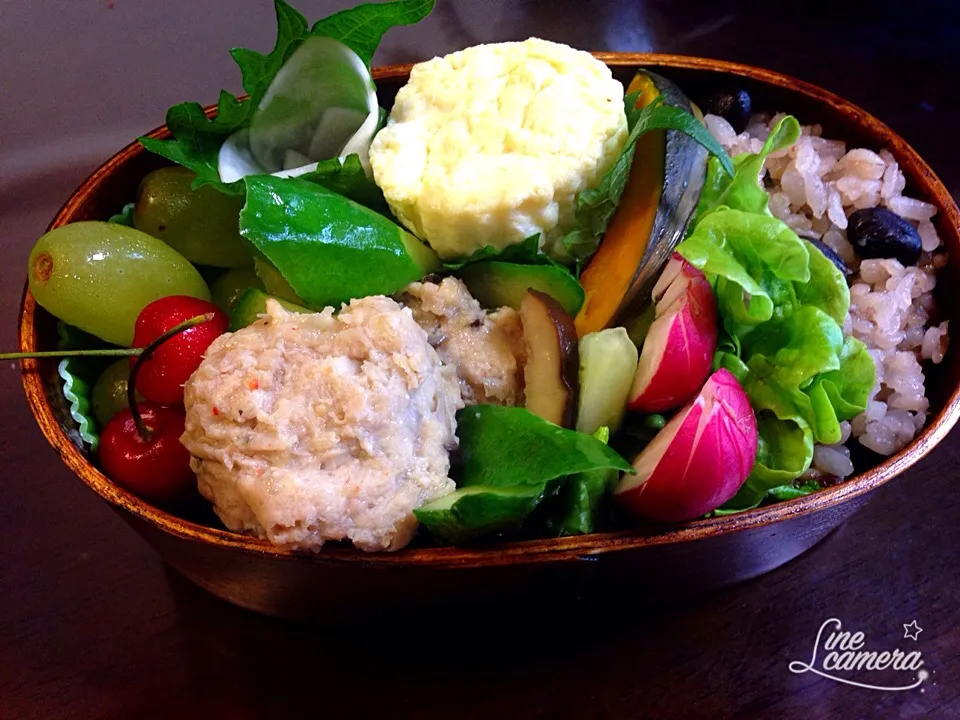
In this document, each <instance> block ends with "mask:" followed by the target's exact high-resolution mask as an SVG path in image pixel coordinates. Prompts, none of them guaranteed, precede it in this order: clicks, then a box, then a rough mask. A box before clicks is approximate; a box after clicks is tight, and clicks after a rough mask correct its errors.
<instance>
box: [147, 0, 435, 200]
mask: <svg viewBox="0 0 960 720" xmlns="http://www.w3.org/2000/svg"><path fill="white" fill-rule="evenodd" d="M434 3H435V0H396V1H395V2H385V3H371V4H366V5H358V6H357V7H355V8H351V9H348V10H343V11H341V12H338V13H336V14H334V15H331V16H330V17H328V18H326V19H324V20H320V21H318V22H317V23H315V24H314V26H313V28H312V29H308V25H307V20H306V18H304V16H303V15H301V14H300V13H299V12H297V11H296V10H295V9H293V8H292V7H290V5H288V4H287V3H286V2H285V1H284V0H274V6H275V9H276V15H277V40H276V43H275V45H274V48H273V50H271V51H270V52H269V53H268V54H266V55H264V54H263V53H259V52H256V51H255V50H248V49H246V48H234V50H233V51H232V52H231V55H232V56H233V59H234V61H235V62H236V63H237V66H238V67H239V68H240V73H241V75H242V84H243V89H244V91H245V92H246V94H247V96H248V97H246V98H238V97H237V96H236V95H233V94H232V93H229V92H227V91H226V90H222V91H221V92H220V99H219V101H218V103H217V113H216V116H214V117H212V118H208V117H207V116H206V115H205V113H204V111H203V106H201V105H200V104H199V103H196V102H188V103H181V104H179V105H174V106H173V107H171V108H170V109H169V110H168V111H167V126H168V127H169V128H170V132H171V134H172V135H173V139H172V140H158V139H156V138H148V137H141V138H140V143H141V144H142V145H143V146H144V147H145V148H146V149H147V150H149V151H150V152H153V153H156V154H158V155H162V156H163V157H165V158H167V159H168V160H172V161H173V162H175V163H178V164H180V165H183V166H185V167H188V168H190V169H191V170H193V171H194V172H195V173H196V175H197V178H196V180H194V186H195V187H199V186H200V185H204V184H211V185H215V186H216V187H217V188H219V189H220V190H221V191H223V192H226V193H230V194H234V195H239V194H242V193H243V183H242V182H239V181H238V182H235V183H230V184H226V183H222V182H220V173H219V171H218V170H217V156H218V154H219V152H220V146H221V145H223V141H224V140H226V138H227V137H228V136H230V135H232V134H233V133H234V132H236V131H237V130H240V129H241V128H245V127H248V126H249V125H250V120H251V118H252V117H253V113H254V112H255V111H256V108H257V107H258V106H259V104H260V101H261V100H262V99H263V96H264V94H265V93H266V91H267V89H268V88H269V87H270V83H271V82H272V81H273V78H274V77H275V76H276V74H277V72H279V70H280V68H281V67H283V64H284V63H285V62H286V61H287V60H288V59H289V58H290V56H291V55H292V54H293V53H294V51H295V50H296V49H297V48H298V47H299V46H300V43H302V42H303V41H304V39H306V38H307V37H309V36H311V35H322V36H324V37H330V38H333V39H334V40H338V41H339V42H342V43H343V44H344V45H346V46H347V47H349V48H350V49H351V50H353V51H354V52H355V53H357V55H359V56H360V57H361V58H362V59H363V61H364V62H365V63H367V65H368V66H369V64H370V60H371V58H372V57H373V53H374V52H375V51H376V49H377V46H378V45H379V43H380V40H381V38H382V37H383V34H384V33H385V32H386V31H387V30H389V29H390V28H392V27H396V26H399V25H410V24H413V23H416V22H419V21H420V20H422V19H423V18H425V17H426V16H427V15H429V14H430V11H431V10H433V6H434Z"/></svg>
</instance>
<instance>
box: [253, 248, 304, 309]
mask: <svg viewBox="0 0 960 720" xmlns="http://www.w3.org/2000/svg"><path fill="white" fill-rule="evenodd" d="M253 268H254V270H256V272H257V276H258V277H259V278H260V279H261V280H262V281H263V289H265V290H266V291H267V293H269V294H270V295H273V296H274V297H278V298H282V299H283V300H286V301H287V302H292V303H296V304H297V305H305V304H306V303H304V302H303V300H301V299H300V296H299V295H297V293H296V291H295V290H294V289H293V288H292V287H290V283H288V282H287V279H286V278H285V277H284V276H283V275H281V274H280V271H279V270H277V268H275V267H274V266H273V264H272V263H271V262H270V261H269V260H267V259H266V258H265V257H264V256H263V255H261V254H260V253H254V256H253Z"/></svg>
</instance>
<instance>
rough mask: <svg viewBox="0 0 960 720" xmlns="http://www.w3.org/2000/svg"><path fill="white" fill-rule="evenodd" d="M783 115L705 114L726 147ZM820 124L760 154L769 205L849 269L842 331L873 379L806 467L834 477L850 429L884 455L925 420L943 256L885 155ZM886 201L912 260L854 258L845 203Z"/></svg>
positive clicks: (940, 344) (926, 212)
mask: <svg viewBox="0 0 960 720" xmlns="http://www.w3.org/2000/svg"><path fill="white" fill-rule="evenodd" d="M782 117H783V115H782V114H780V115H775V116H773V117H772V118H771V117H769V116H767V115H754V116H753V117H751V119H750V122H749V124H748V125H747V128H746V130H745V131H744V132H742V133H740V134H739V135H738V134H737V133H736V132H735V131H734V130H733V128H732V127H731V126H730V123H728V122H727V121H726V120H724V119H723V118H721V117H717V116H715V115H707V116H706V117H705V118H704V122H705V123H706V126H707V129H709V130H710V132H711V134H713V136H714V137H715V138H716V139H717V140H718V141H719V142H720V143H721V144H722V145H723V146H724V149H726V150H727V152H728V153H730V154H731V155H737V154H739V153H743V152H752V153H755V152H759V150H760V149H761V147H762V146H763V141H764V140H765V139H766V138H767V136H768V135H769V133H770V130H771V129H772V128H773V127H774V125H776V123H777V122H779V120H780V119H781V118H782ZM821 132H822V129H821V127H820V126H819V125H805V126H803V128H802V134H801V136H800V139H799V140H798V141H797V142H796V143H795V144H794V145H793V147H791V148H789V149H787V150H783V151H780V152H777V153H774V154H773V155H771V156H770V157H769V158H768V159H767V163H766V166H765V167H766V171H767V177H766V178H765V180H766V187H767V191H768V193H769V194H770V211H771V212H772V213H773V214H774V215H776V216H777V217H778V218H780V219H781V220H783V221H784V222H785V223H786V224H787V225H789V226H790V227H791V228H793V229H794V231H796V233H797V234H798V235H800V236H801V237H806V238H810V239H817V240H820V241H821V242H823V243H824V244H825V245H827V246H828V247H830V248H831V249H832V250H834V251H835V252H836V253H837V255H839V256H840V257H841V258H843V260H844V262H845V263H846V264H847V266H848V267H850V268H851V269H852V270H854V271H855V275H854V276H853V277H852V278H851V286H850V314H849V317H848V318H847V322H846V323H845V325H844V333H845V334H848V335H853V336H854V337H856V338H858V339H860V340H862V341H863V342H864V343H865V344H866V345H867V347H868V348H869V350H870V354H871V356H872V357H873V359H874V362H875V363H876V365H877V384H876V386H875V387H874V389H873V391H872V392H871V394H870V399H869V403H868V405H867V409H866V410H865V411H864V412H863V413H861V414H860V415H858V416H857V417H856V418H854V419H853V421H852V422H850V423H843V424H842V429H843V437H842V440H841V442H840V444H838V445H832V446H826V445H818V446H817V447H816V448H815V449H814V458H813V466H812V467H813V468H814V469H815V470H817V471H819V472H820V473H826V474H828V475H832V476H834V477H836V478H841V479H842V478H845V477H847V476H848V475H850V474H851V473H852V472H853V464H852V463H851V461H850V450H849V448H847V447H846V446H845V443H846V442H847V440H848V439H849V438H850V437H851V436H852V437H853V438H856V439H857V440H858V441H859V442H860V443H861V444H862V445H864V446H865V447H867V448H869V449H871V450H873V451H874V452H877V453H880V454H881V455H890V454H892V453H894V452H897V451H898V450H900V449H902V448H903V447H905V446H906V445H907V444H908V443H909V442H910V441H911V440H913V438H914V437H915V436H916V435H917V433H918V432H919V431H920V429H921V428H922V427H923V425H924V423H925V422H926V419H927V412H928V410H929V407H930V403H929V401H928V400H927V397H926V389H925V387H924V382H925V378H924V374H923V366H922V365H921V361H930V362H933V363H939V362H941V361H942V360H943V356H944V354H945V352H946V349H947V344H948V341H949V335H948V332H947V322H945V321H944V322H941V323H939V324H931V318H933V317H936V306H935V302H934V299H933V289H934V287H935V285H936V271H937V270H938V269H940V268H942V267H943V266H944V265H945V264H946V261H947V256H946V254H945V253H943V252H942V251H939V250H940V238H939V237H938V235H937V230H936V228H935V227H934V225H933V223H932V222H931V219H932V218H933V216H934V215H935V214H936V211H937V210H936V207H935V206H933V205H931V204H929V203H926V202H923V201H921V200H917V199H915V198H911V197H907V196H905V195H903V191H904V189H905V188H906V179H905V178H904V175H903V172H902V171H901V170H900V168H899V166H898V165H897V161H896V160H895V159H894V157H893V155H892V154H890V153H889V152H888V151H887V150H881V151H880V152H879V153H877V152H874V151H872V150H868V149H866V148H853V149H850V150H847V147H846V143H845V142H844V141H842V140H828V139H826V138H823V137H821ZM877 206H881V207H887V208H889V209H890V210H892V211H893V212H895V213H897V214H898V215H900V216H901V217H903V218H906V219H907V220H909V221H910V222H912V223H913V225H914V226H915V227H916V228H917V231H918V233H919V235H920V240H921V245H922V249H923V254H922V256H921V259H920V262H919V263H918V264H917V266H916V267H906V268H905V267H903V265H901V264H900V263H899V262H898V261H897V260H894V259H876V260H863V261H862V262H861V261H860V259H859V258H858V257H857V255H856V253H855V251H854V248H853V246H852V245H851V244H850V243H849V242H847V234H846V231H847V217H848V216H849V215H850V213H852V212H853V211H854V210H858V209H861V208H870V207H877Z"/></svg>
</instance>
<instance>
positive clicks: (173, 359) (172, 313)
mask: <svg viewBox="0 0 960 720" xmlns="http://www.w3.org/2000/svg"><path fill="white" fill-rule="evenodd" d="M208 312H212V313H214V318H213V319H212V320H209V321H208V322H205V323H201V324H200V325H196V326H194V327H192V328H187V329H186V330H184V331H183V332H181V333H179V334H177V335H174V336H173V337H172V338H170V339H169V340H167V341H166V342H164V343H163V344H162V345H160V347H158V348H157V349H156V350H154V351H153V354H152V355H151V356H150V357H149V358H147V359H145V360H144V361H143V364H142V365H141V366H140V370H139V372H138V374H137V379H136V382H137V390H138V391H139V392H140V394H142V395H143V396H144V397H145V398H147V400H152V401H153V402H156V403H160V404H161V405H182V404H183V384H184V383H185V382H186V381H187V380H188V379H189V377H190V376H191V375H192V374H193V372H194V370H196V369H197V368H198V367H200V361H201V360H203V354H204V353H205V352H206V351H207V348H208V347H210V343H212V342H213V341H214V340H216V339H217V338H218V337H220V336H221V335H223V333H225V332H226V331H227V327H228V325H229V320H228V319H227V316H226V315H225V314H224V312H223V311H222V310H220V309H219V308H218V307H217V306H216V305H213V304H212V303H208V302H205V301H204V300H198V299H197V298H192V297H188V296H186V295H171V296H170V297H165V298H160V299H159V300H154V301H153V302H152V303H150V304H149V305H147V306H146V307H145V308H144V309H143V310H141V311H140V315H138V316H137V324H136V326H135V328H134V333H133V346H134V347H139V348H143V347H146V346H147V345H149V344H150V343H151V342H153V341H154V340H156V339H157V338H158V337H160V336H161V335H162V334H163V333H165V332H166V331H167V330H169V329H170V328H172V327H173V326H174V325H176V324H178V323H181V322H183V321H184V320H189V319H190V318H192V317H196V316H197V315H203V314H204V313H208ZM135 361H136V358H131V359H130V365H131V366H132V365H133V363H134V362H135Z"/></svg>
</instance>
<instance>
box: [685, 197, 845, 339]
mask: <svg viewBox="0 0 960 720" xmlns="http://www.w3.org/2000/svg"><path fill="white" fill-rule="evenodd" d="M677 252H678V253H680V254H681V255H683V256H684V257H685V258H686V259H687V260H688V261H689V262H690V263H691V264H692V265H694V266H696V267H698V268H700V269H701V270H703V272H704V274H706V275H707V276H708V277H711V278H715V279H719V280H720V282H719V283H718V284H716V290H717V301H718V303H719V310H720V314H721V316H722V317H723V320H724V325H725V327H726V328H727V330H728V331H730V333H731V335H737V334H738V333H737V331H736V328H737V327H738V326H754V325H759V324H760V323H763V322H766V321H768V320H770V319H772V318H773V315H774V308H775V307H780V308H782V307H783V306H784V305H785V304H786V303H785V302H783V301H784V300H785V299H787V298H784V293H789V292H790V285H788V283H801V284H806V283H807V282H809V281H810V254H809V252H808V251H807V248H806V247H805V246H804V243H803V241H802V240H801V239H800V238H799V237H797V234H796V233H795V232H793V230H791V229H790V228H789V227H787V225H785V224H784V223H783V222H782V221H780V220H778V219H777V218H775V217H773V216H772V215H761V214H756V213H750V212H746V211H743V210H735V209H733V208H719V209H717V210H716V211H714V212H711V213H709V214H708V215H706V216H705V217H704V218H702V219H701V220H700V221H699V222H698V223H697V225H696V226H695V227H694V229H693V231H692V232H691V233H690V235H689V236H688V237H687V239H686V240H684V241H683V242H682V243H680V244H679V245H678V246H677ZM838 273H839V271H838ZM841 279H842V276H841ZM781 281H783V282H781ZM771 295H773V297H771ZM776 301H780V302H776ZM788 302H791V303H795V300H794V299H792V298H790V299H789V300H788Z"/></svg>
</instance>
